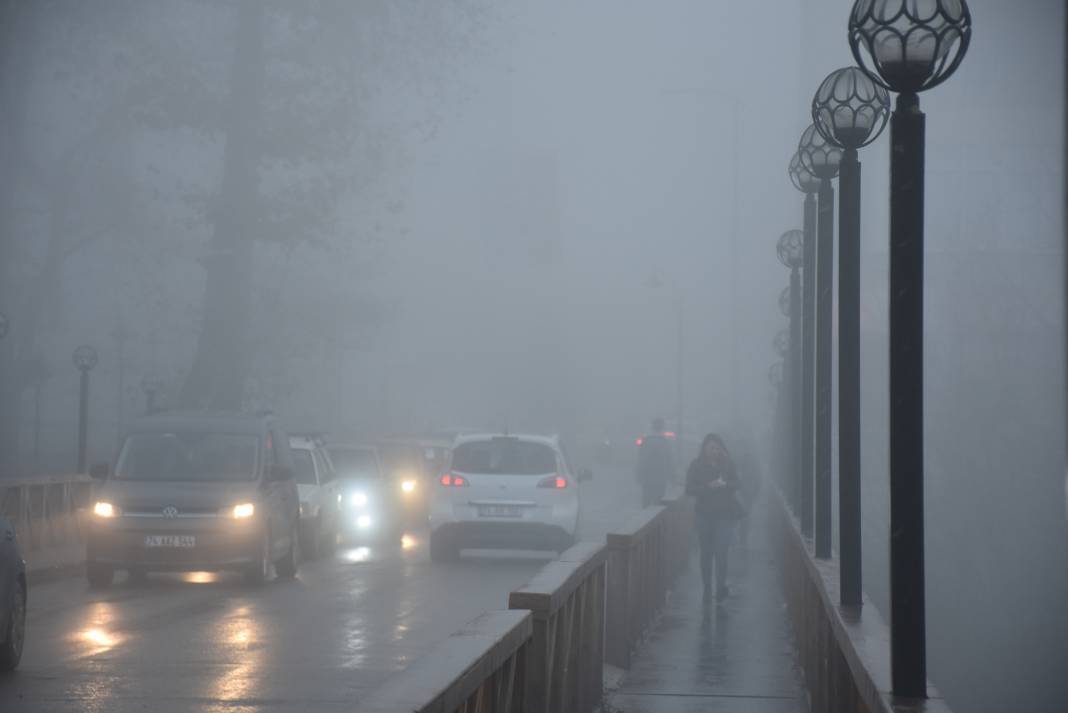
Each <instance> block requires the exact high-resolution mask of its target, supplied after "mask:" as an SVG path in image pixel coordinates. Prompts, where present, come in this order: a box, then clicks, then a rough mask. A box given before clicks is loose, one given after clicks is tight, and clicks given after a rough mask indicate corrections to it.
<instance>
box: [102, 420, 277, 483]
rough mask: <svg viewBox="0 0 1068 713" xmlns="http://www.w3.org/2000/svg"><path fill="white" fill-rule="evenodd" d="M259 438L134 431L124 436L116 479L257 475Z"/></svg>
mask: <svg viewBox="0 0 1068 713" xmlns="http://www.w3.org/2000/svg"><path fill="white" fill-rule="evenodd" d="M258 446H259V438H258V437H257V436H254V435H249V434H233V433H197V432H192V431H190V432H177V433H136V434H133V435H131V436H128V437H127V438H126V442H125V443H123V446H122V451H121V452H120V453H119V460H118V462H117V463H116V465H115V479H116V480H160V481H168V480H169V481H243V480H253V479H254V478H255V477H256V457H257V453H258V451H259V447H258Z"/></svg>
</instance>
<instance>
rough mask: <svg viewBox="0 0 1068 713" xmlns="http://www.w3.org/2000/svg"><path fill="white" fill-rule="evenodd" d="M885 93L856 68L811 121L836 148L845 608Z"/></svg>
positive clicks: (856, 576)
mask: <svg viewBox="0 0 1068 713" xmlns="http://www.w3.org/2000/svg"><path fill="white" fill-rule="evenodd" d="M889 115H890V95H889V93H888V92H887V91H886V89H884V88H883V87H881V86H879V85H878V84H876V83H875V82H873V81H872V80H871V79H870V78H869V77H868V75H866V74H865V73H864V72H863V71H861V70H860V69H858V68H857V67H844V68H842V69H838V70H835V71H834V72H831V73H830V74H829V75H827V78H826V79H824V80H823V83H822V84H820V87H819V89H818V90H817V91H816V95H815V96H814V97H813V99H812V121H813V123H814V124H815V126H816V129H817V130H818V131H819V132H820V134H822V135H823V138H825V139H827V141H829V142H831V143H832V144H835V145H837V146H839V147H841V148H842V161H841V164H840V166H839V180H838V188H839V193H840V195H839V198H838V553H839V560H838V566H839V570H840V576H839V580H840V584H841V586H840V591H839V594H840V600H841V604H842V605H843V606H860V605H861V602H862V601H863V595H862V591H863V582H862V566H861V530H860V489H861V478H860V470H861V466H860V448H861V443H860V161H859V160H857V149H860V148H861V147H863V146H867V145H868V144H870V143H871V142H872V141H874V140H875V139H876V138H878V136H879V134H880V133H882V130H883V128H884V127H885V126H886V120H887V118H888V117H889Z"/></svg>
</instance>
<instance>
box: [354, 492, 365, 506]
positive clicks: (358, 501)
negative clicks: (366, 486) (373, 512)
mask: <svg viewBox="0 0 1068 713" xmlns="http://www.w3.org/2000/svg"><path fill="white" fill-rule="evenodd" d="M352 504H353V505H355V506H356V507H358V508H362V507H363V506H364V505H366V504H367V493H353V494H352Z"/></svg>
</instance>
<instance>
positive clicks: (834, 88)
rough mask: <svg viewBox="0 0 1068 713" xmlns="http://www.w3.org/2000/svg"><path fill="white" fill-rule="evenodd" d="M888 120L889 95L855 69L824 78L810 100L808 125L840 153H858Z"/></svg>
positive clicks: (836, 71) (877, 134)
mask: <svg viewBox="0 0 1068 713" xmlns="http://www.w3.org/2000/svg"><path fill="white" fill-rule="evenodd" d="M889 118H890V92H888V91H886V88H885V87H883V86H882V85H880V84H876V83H875V82H874V81H872V78H871V77H869V76H868V75H867V74H866V73H865V72H864V71H863V70H862V69H860V68H859V67H842V68H841V69H836V70H835V71H833V72H831V73H830V74H828V75H827V77H826V79H824V80H823V82H822V83H821V84H820V86H819V89H817V90H816V94H815V95H814V96H813V97H812V124H813V126H815V127H816V130H817V131H819V132H820V135H821V136H822V137H823V138H824V139H826V140H827V141H829V142H830V143H832V144H834V145H835V146H840V147H842V148H843V149H853V150H856V149H859V148H861V147H863V146H867V145H868V144H870V143H871V142H872V141H875V139H877V138H879V134H881V133H882V131H883V129H884V128H885V127H886V121H887V119H889Z"/></svg>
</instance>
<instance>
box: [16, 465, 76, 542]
mask: <svg viewBox="0 0 1068 713" xmlns="http://www.w3.org/2000/svg"><path fill="white" fill-rule="evenodd" d="M91 495H92V480H90V478H89V477H88V476H87V475H55V476H39V477H34V478H25V479H17V480H0V513H2V514H3V515H4V516H5V517H6V518H7V519H8V520H10V521H11V522H12V523H13V524H14V525H15V532H16V533H17V534H18V538H19V542H20V544H21V546H22V549H23V551H25V552H33V551H36V550H43V549H47V548H49V547H63V546H68V545H73V544H77V543H80V542H83V541H84V533H85V523H84V522H83V513H84V512H85V511H86V508H88V506H89V499H90V497H91Z"/></svg>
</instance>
